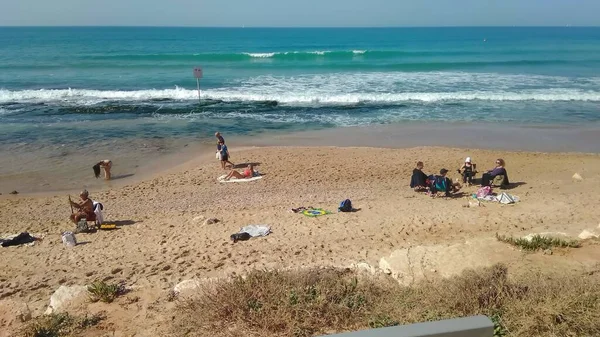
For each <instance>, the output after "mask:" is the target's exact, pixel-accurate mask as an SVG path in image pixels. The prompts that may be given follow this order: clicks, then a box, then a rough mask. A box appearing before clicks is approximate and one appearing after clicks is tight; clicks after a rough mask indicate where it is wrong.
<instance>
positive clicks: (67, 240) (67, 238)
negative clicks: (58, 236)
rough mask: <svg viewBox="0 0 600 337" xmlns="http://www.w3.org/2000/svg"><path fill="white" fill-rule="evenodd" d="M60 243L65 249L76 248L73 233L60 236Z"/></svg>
mask: <svg viewBox="0 0 600 337" xmlns="http://www.w3.org/2000/svg"><path fill="white" fill-rule="evenodd" d="M62 241H63V243H64V244H65V246H67V247H75V246H77V239H76V238H75V234H73V232H64V233H63V234H62Z"/></svg>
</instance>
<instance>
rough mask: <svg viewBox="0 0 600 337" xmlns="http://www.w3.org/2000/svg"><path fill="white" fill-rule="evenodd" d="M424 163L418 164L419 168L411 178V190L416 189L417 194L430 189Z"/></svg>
mask: <svg viewBox="0 0 600 337" xmlns="http://www.w3.org/2000/svg"><path fill="white" fill-rule="evenodd" d="M423 167H424V165H423V162H422V161H420V162H417V168H415V169H414V170H413V173H412V176H411V177H410V188H412V189H414V190H415V192H422V191H426V190H427V189H428V187H427V186H428V184H427V175H426V174H425V173H423Z"/></svg>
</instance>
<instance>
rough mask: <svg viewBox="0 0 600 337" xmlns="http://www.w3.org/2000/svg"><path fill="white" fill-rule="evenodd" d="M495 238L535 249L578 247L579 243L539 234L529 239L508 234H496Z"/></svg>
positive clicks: (525, 248) (524, 247)
mask: <svg viewBox="0 0 600 337" xmlns="http://www.w3.org/2000/svg"><path fill="white" fill-rule="evenodd" d="M496 239H498V241H502V242H505V243H508V244H510V245H513V246H516V247H520V248H521V249H523V250H529V251H536V250H540V249H550V248H553V247H558V248H579V247H581V244H580V243H579V241H577V240H566V239H561V238H552V237H547V236H541V235H534V236H533V237H532V238H531V240H528V239H524V238H516V239H515V238H513V237H510V236H504V235H498V234H496Z"/></svg>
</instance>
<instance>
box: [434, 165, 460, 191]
mask: <svg viewBox="0 0 600 337" xmlns="http://www.w3.org/2000/svg"><path fill="white" fill-rule="evenodd" d="M447 174H448V170H446V169H445V168H443V169H441V170H440V174H439V175H435V176H433V175H432V176H430V177H429V181H430V185H429V195H430V196H431V197H435V196H436V195H437V193H438V192H443V193H444V195H445V196H447V197H449V196H451V195H452V193H456V192H458V191H460V188H461V186H460V183H458V182H456V183H453V182H452V179H450V178H448V177H447V176H446V175H447Z"/></svg>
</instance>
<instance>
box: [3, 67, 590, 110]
mask: <svg viewBox="0 0 600 337" xmlns="http://www.w3.org/2000/svg"><path fill="white" fill-rule="evenodd" d="M596 80H597V79H596V78H588V81H581V80H571V79H569V78H565V77H552V76H528V75H503V74H477V73H458V72H456V73H444V72H440V73H429V72H427V73H402V72H395V73H353V74H351V73H337V74H319V75H303V76H294V77H278V76H258V77H252V78H246V79H240V80H237V81H236V82H233V83H230V84H229V86H228V87H222V88H214V89H208V90H203V91H202V97H203V98H209V99H220V100H225V101H265V100H269V101H278V102H280V103H282V104H290V105H304V104H333V105H335V104H356V103H369V102H375V103H377V102H380V103H391V104H394V103H402V102H410V101H420V102H438V101H473V100H482V101H547V102H551V101H595V102H600V88H599V87H598V85H597V84H596V83H597V82H596ZM196 98H197V92H196V90H194V89H191V88H190V89H183V88H177V87H176V88H174V89H148V90H134V91H113V90H90V89H55V90H48V89H47V90H19V91H10V90H0V103H7V102H19V103H21V102H22V103H27V102H34V103H38V102H45V103H56V104H79V105H90V104H96V103H100V102H104V101H149V100H156V99H172V100H193V99H196Z"/></svg>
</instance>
